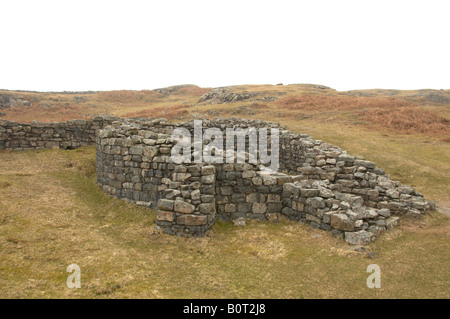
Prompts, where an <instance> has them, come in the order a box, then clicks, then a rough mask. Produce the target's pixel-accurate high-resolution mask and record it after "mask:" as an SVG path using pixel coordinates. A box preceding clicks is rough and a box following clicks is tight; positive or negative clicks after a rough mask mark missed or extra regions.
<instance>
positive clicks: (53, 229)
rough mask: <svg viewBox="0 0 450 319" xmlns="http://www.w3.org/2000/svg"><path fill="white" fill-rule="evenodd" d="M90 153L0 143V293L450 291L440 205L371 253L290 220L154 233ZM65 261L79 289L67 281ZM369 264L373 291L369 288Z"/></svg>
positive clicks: (148, 218)
mask: <svg viewBox="0 0 450 319" xmlns="http://www.w3.org/2000/svg"><path fill="white" fill-rule="evenodd" d="M94 155H95V150H94V148H93V147H88V148H82V149H78V150H75V151H59V150H46V151H27V152H6V151H0V161H1V162H2V163H3V165H2V166H1V167H0V246H1V247H2V249H1V251H0V287H1V288H0V297H1V298H38V297H43V298H131V297H136V298H355V297H361V298H418V297H421V298H438V297H439V298H449V297H450V296H449V292H450V286H449V278H450V273H449V267H448V260H449V257H450V256H449V252H450V249H449V248H450V247H449V246H450V241H449V240H448V239H449V238H448V237H449V231H448V230H449V226H450V222H449V219H448V218H446V217H444V216H442V215H441V214H439V213H437V212H434V213H431V214H429V215H428V216H426V217H425V218H423V219H421V220H404V222H403V224H402V226H401V227H399V228H397V229H395V230H394V231H392V232H390V233H387V234H385V235H383V236H382V237H381V238H380V239H379V240H377V241H376V242H375V243H373V244H371V245H370V246H369V248H368V249H369V250H371V251H376V252H377V253H378V255H379V258H377V259H373V260H372V259H367V258H365V256H364V254H362V253H356V252H353V251H351V250H349V249H348V247H347V246H346V245H345V244H344V243H343V242H342V241H340V240H338V239H336V238H333V237H332V236H331V234H330V233H328V232H323V231H320V230H315V229H313V228H311V227H309V226H306V225H302V224H299V223H296V222H291V221H283V222H279V223H269V222H256V221H254V222H250V223H248V224H247V226H245V227H240V228H238V227H235V226H233V225H232V224H230V223H218V224H217V225H216V226H214V228H213V230H212V231H211V232H210V234H209V236H208V237H205V238H192V239H186V238H179V237H173V236H168V235H164V234H160V233H159V232H158V231H157V230H156V229H155V224H154V221H155V213H154V212H153V211H151V210H149V209H145V208H142V207H138V206H135V205H131V204H129V203H126V202H124V201H122V200H118V199H114V198H112V197H110V196H108V195H106V194H105V193H104V192H103V191H102V190H101V189H100V187H98V186H97V185H96V182H95V175H94V174H93V169H92V167H93V163H94V162H93V159H94V158H95V156H94ZM405 165H406V164H405ZM381 167H383V166H381ZM72 263H76V264H78V265H79V266H80V267H81V283H82V288H81V289H68V288H67V287H66V285H65V282H66V278H67V276H68V275H69V273H67V272H66V268H67V266H68V265H70V264H72ZM372 263H376V264H378V265H380V267H381V276H382V277H381V278H382V288H381V289H369V288H367V286H366V278H367V276H368V275H369V273H366V268H367V266H368V265H369V264H372Z"/></svg>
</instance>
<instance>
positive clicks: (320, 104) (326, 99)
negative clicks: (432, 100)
mask: <svg viewBox="0 0 450 319" xmlns="http://www.w3.org/2000/svg"><path fill="white" fill-rule="evenodd" d="M275 105H276V106H278V107H280V108H283V109H286V110H301V111H343V110H355V109H365V108H380V107H382V108H394V107H402V106H411V105H413V104H412V103H410V102H407V101H404V100H400V99H395V98H375V97H353V96H344V95H340V96H339V95H336V96H331V95H310V94H305V95H301V96H296V95H291V96H287V97H285V98H282V99H280V100H278V101H276V102H275Z"/></svg>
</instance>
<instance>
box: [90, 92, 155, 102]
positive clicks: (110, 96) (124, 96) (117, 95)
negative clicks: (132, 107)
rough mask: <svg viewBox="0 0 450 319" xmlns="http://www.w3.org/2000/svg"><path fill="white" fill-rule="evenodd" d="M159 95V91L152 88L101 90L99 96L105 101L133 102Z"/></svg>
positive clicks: (147, 99)
mask: <svg viewBox="0 0 450 319" xmlns="http://www.w3.org/2000/svg"><path fill="white" fill-rule="evenodd" d="M158 97H159V93H157V92H155V91H151V90H142V91H131V90H118V91H104V92H99V93H98V95H97V98H98V99H99V100H101V101H104V102H112V103H127V104H129V103H131V102H146V101H149V100H151V101H152V100H155V99H157V98H158Z"/></svg>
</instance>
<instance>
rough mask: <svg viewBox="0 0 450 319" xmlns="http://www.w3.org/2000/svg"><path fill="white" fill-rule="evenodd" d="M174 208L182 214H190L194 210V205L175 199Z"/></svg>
mask: <svg viewBox="0 0 450 319" xmlns="http://www.w3.org/2000/svg"><path fill="white" fill-rule="evenodd" d="M174 210H175V211H176V212H179V213H183V214H191V213H193V212H194V210H195V206H194V205H191V204H189V203H187V202H183V201H181V200H176V201H175V203H174Z"/></svg>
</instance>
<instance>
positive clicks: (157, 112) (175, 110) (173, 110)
mask: <svg viewBox="0 0 450 319" xmlns="http://www.w3.org/2000/svg"><path fill="white" fill-rule="evenodd" d="M191 107H192V105H189V104H180V105H173V106H169V107H155V108H151V109H145V110H141V111H137V112H130V113H127V114H125V115H124V117H157V118H161V117H162V118H166V119H168V120H173V119H179V118H181V117H182V116H185V115H187V114H188V113H189V112H188V110H187V109H189V108H191Z"/></svg>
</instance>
